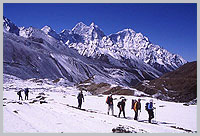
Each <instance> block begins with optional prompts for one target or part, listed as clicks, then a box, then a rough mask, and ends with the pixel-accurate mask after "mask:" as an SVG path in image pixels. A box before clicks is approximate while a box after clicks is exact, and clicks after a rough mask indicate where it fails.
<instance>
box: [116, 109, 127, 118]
mask: <svg viewBox="0 0 200 136" xmlns="http://www.w3.org/2000/svg"><path fill="white" fill-rule="evenodd" d="M121 112H123V115H124V118H126V116H125V111H124V109H122V110H121V109H119V115H118V117H120V114H121Z"/></svg>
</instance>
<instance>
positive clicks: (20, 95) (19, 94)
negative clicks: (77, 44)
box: [17, 88, 29, 100]
mask: <svg viewBox="0 0 200 136" xmlns="http://www.w3.org/2000/svg"><path fill="white" fill-rule="evenodd" d="M23 91H24V94H25V100H28V93H29V89H28V88H25V89H24V90H19V91H18V92H17V95H18V96H19V100H20V99H21V100H23V99H22V92H23Z"/></svg>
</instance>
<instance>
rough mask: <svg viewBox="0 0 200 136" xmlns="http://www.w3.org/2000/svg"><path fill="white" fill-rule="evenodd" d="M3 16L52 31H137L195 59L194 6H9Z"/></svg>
mask: <svg viewBox="0 0 200 136" xmlns="http://www.w3.org/2000/svg"><path fill="white" fill-rule="evenodd" d="M3 6H4V7H3V14H4V16H5V17H7V18H9V19H10V20H11V21H12V22H14V23H15V24H16V25H17V26H25V27H28V26H33V27H36V28H42V27H43V26H45V25H49V26H51V27H52V28H53V29H54V30H55V31H56V32H60V31H62V30H63V29H72V28H73V27H74V26H75V25H76V24H77V23H78V22H83V23H85V24H86V25H89V24H91V22H95V24H97V25H98V26H99V27H100V28H101V29H102V30H103V31H104V33H105V34H106V35H109V34H111V33H116V32H118V31H120V30H122V29H125V28H131V29H133V30H134V31H136V32H141V33H142V34H143V35H145V36H147V37H148V38H149V40H150V41H151V42H152V43H154V44H157V45H160V46H161V47H163V48H165V49H167V50H168V51H170V52H171V53H176V54H179V55H181V56H182V57H183V58H184V59H186V60H187V61H195V60H197V6H196V4H189V3H185V4H183V3H180V4H178V3H176V4H169V3H162V4H158V3H157V4H153V3H148V4H113V3H112V4H111V3H110V4H109V3H108V4H67V3H61V4H20V3H16V4H10V3H6V4H5V3H4V5H3Z"/></svg>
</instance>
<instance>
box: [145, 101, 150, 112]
mask: <svg viewBox="0 0 200 136" xmlns="http://www.w3.org/2000/svg"><path fill="white" fill-rule="evenodd" d="M148 105H149V103H148V102H147V103H146V105H145V110H148Z"/></svg>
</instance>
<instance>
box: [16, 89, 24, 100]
mask: <svg viewBox="0 0 200 136" xmlns="http://www.w3.org/2000/svg"><path fill="white" fill-rule="evenodd" d="M17 95H19V100H20V98H21V100H23V99H22V90H19V91H18V92H17Z"/></svg>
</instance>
